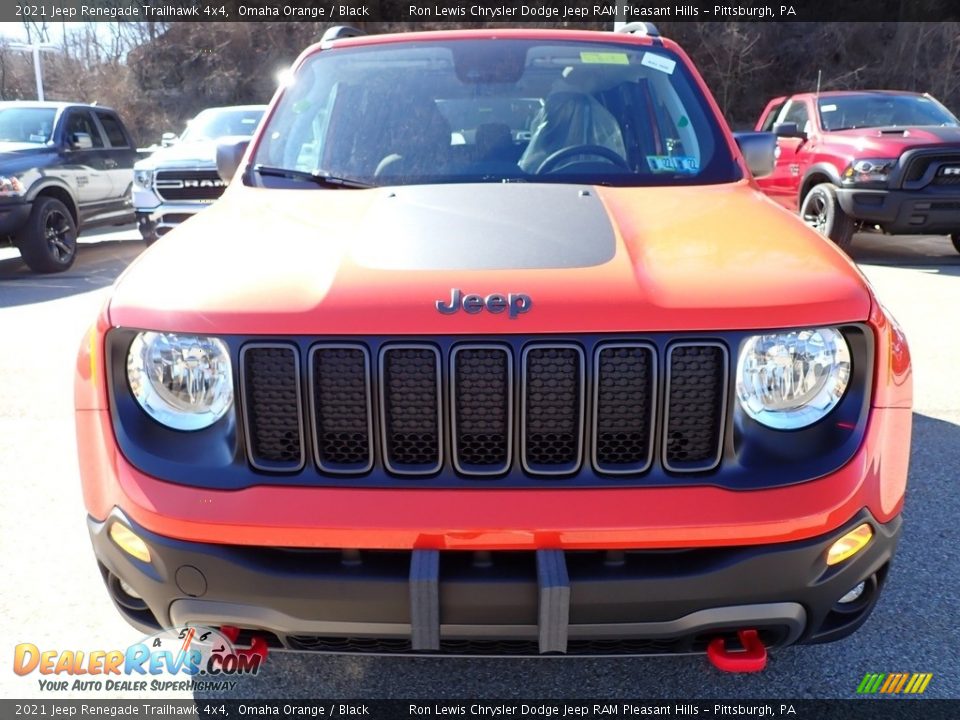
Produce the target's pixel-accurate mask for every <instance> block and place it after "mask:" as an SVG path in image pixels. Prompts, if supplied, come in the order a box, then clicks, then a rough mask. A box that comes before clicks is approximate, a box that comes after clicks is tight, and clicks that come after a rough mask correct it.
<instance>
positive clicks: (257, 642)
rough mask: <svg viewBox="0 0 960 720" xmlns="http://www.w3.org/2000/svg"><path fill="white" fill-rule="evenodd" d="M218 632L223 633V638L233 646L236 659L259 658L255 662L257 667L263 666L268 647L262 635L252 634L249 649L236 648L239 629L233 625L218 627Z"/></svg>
mask: <svg viewBox="0 0 960 720" xmlns="http://www.w3.org/2000/svg"><path fill="white" fill-rule="evenodd" d="M220 632H221V633H223V636H224V637H225V638H226V639H227V640H229V641H230V643H231V644H232V645H233V646H234V648H233V649H234V652H235V653H236V655H237V657H240V658H249V659H252V658H254V657H259V658H260V659H259V661H257V667H259V666H260V665H263V663H264V661H266V659H267V653H268V652H269V647H268V646H267V641H266V639H265V638H264V637H263V636H262V635H258V634H256V633H254V634H253V635H252V639H251V641H250V647H248V648H238V647H236V642H237V638H239V637H240V628H238V627H235V626H234V625H222V626H221V627H220Z"/></svg>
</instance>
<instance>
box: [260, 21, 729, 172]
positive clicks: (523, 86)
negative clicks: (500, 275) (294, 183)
mask: <svg viewBox="0 0 960 720" xmlns="http://www.w3.org/2000/svg"><path fill="white" fill-rule="evenodd" d="M260 137H261V138H262V140H261V141H260V143H259V145H258V147H257V150H256V153H255V156H254V159H253V165H254V169H255V170H257V169H259V171H258V172H257V173H255V174H254V175H253V176H251V177H250V178H249V180H248V181H250V182H255V183H258V184H262V185H266V186H270V187H273V186H288V185H289V183H290V181H291V178H292V177H294V176H296V174H297V173H300V182H302V181H303V176H304V175H305V174H306V175H307V177H309V175H315V176H320V177H323V178H338V179H341V180H346V181H349V182H352V183H356V184H361V183H362V184H365V185H387V184H390V185H398V184H400V185H402V184H422V183H430V182H462V183H463V182H507V181H526V182H576V183H591V184H593V183H596V184H611V185H677V184H705V183H719V182H730V181H733V180H737V179H739V178H740V170H739V167H738V166H737V165H736V164H735V162H734V160H733V158H732V156H731V154H730V151H729V148H728V146H727V144H726V142H725V139H724V136H723V134H722V131H721V130H720V128H719V127H718V126H717V123H716V120H715V118H714V116H713V113H712V112H711V111H710V108H709V107H708V106H707V104H706V102H705V99H704V98H703V96H702V94H701V92H700V90H699V88H698V87H697V85H696V84H695V82H694V80H693V78H692V77H691V76H690V74H689V72H688V71H687V69H686V66H685V65H684V64H683V63H682V62H681V61H680V60H679V58H677V56H675V55H674V54H672V53H671V52H669V51H667V50H665V49H663V48H656V49H655V50H652V49H650V48H649V47H644V46H638V47H626V46H624V45H619V44H609V43H602V42H595V43H594V42H567V41H558V40H541V41H537V40H517V39H495V40H494V39H485V40H462V39H461V40H429V41H417V42H403V43H395V44H385V45H376V46H367V47H357V48H343V49H336V50H331V51H324V52H320V53H317V54H316V55H313V56H312V57H310V58H309V59H308V60H307V61H306V62H305V64H304V65H303V67H301V68H300V70H299V71H298V73H297V76H296V78H295V79H294V82H293V84H292V85H291V86H289V87H288V88H287V89H286V91H285V92H284V94H283V96H282V98H281V100H280V103H279V105H278V107H277V109H276V111H275V112H274V113H273V115H272V116H271V118H270V121H269V124H268V125H267V126H266V127H265V128H264V131H263V132H262V133H261V135H260ZM279 170H286V171H289V172H288V173H287V176H286V178H285V179H280V178H278V176H282V173H280V172H278V171H279Z"/></svg>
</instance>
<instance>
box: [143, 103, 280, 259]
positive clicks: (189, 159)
mask: <svg viewBox="0 0 960 720" xmlns="http://www.w3.org/2000/svg"><path fill="white" fill-rule="evenodd" d="M264 110H266V105H237V106H233V107H218V108H208V109H207V110H204V111H203V112H201V113H200V114H199V115H197V116H196V117H195V118H193V119H192V120H191V121H190V122H189V123H187V128H186V130H184V131H183V134H182V135H181V136H180V138H179V139H178V140H176V141H174V140H175V139H174V138H171V137H170V136H169V134H167V133H164V137H163V140H162V145H163V146H162V147H161V148H159V149H158V150H156V151H155V152H154V153H153V154H151V155H150V156H149V157H147V158H145V159H143V160H141V161H140V162H138V163H137V164H136V166H135V167H134V171H133V177H134V185H133V205H134V208H135V209H136V213H137V226H138V227H139V229H140V234H141V236H142V237H143V239H144V240H145V241H146V242H147V243H148V244H150V243H153V242H154V241H156V239H157V238H158V237H160V236H161V235H163V234H165V233H166V232H168V231H169V230H171V229H172V228H174V227H176V226H177V225H179V224H180V223H182V222H183V221H184V220H186V219H187V218H189V217H190V216H192V215H193V214H194V213H197V212H199V211H200V210H203V209H204V208H205V207H207V206H208V205H210V203H212V202H213V201H214V200H216V199H217V198H218V197H220V195H221V194H222V193H223V189H224V188H225V187H226V185H227V181H225V180H222V179H221V178H220V176H219V175H217V160H216V149H217V142H218V141H219V140H221V139H222V138H224V137H244V138H249V137H250V136H251V135H252V134H253V131H254V130H256V128H257V124H258V123H259V122H260V118H261V116H262V115H263V112H264Z"/></svg>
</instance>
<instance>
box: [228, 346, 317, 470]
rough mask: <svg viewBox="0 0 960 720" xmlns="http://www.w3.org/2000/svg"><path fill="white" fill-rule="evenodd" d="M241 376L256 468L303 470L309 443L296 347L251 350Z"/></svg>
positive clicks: (246, 351) (245, 356)
mask: <svg viewBox="0 0 960 720" xmlns="http://www.w3.org/2000/svg"><path fill="white" fill-rule="evenodd" d="M241 372H242V373H243V376H242V378H241V381H242V388H243V404H244V408H245V411H246V433H247V449H248V452H249V455H250V463H251V464H252V465H253V466H254V467H256V468H258V469H261V470H287V471H294V470H299V469H300V468H301V467H302V466H303V462H304V450H303V447H304V443H303V422H302V416H301V413H300V360H299V355H298V352H297V350H296V348H293V347H290V346H288V345H248V346H246V347H245V348H244V349H243V353H242V357H241Z"/></svg>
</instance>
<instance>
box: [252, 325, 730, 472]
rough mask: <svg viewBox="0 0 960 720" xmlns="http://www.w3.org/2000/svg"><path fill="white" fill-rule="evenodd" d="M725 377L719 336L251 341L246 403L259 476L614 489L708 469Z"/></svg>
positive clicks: (721, 426) (718, 450) (719, 426)
mask: <svg viewBox="0 0 960 720" xmlns="http://www.w3.org/2000/svg"><path fill="white" fill-rule="evenodd" d="M661 367H662V368H663V369H662V370H661ZM728 373H729V363H728V357H727V350H726V346H725V345H723V344H721V343H719V342H713V341H697V342H685V341H684V342H674V343H671V344H667V345H665V346H663V347H662V348H658V347H657V346H656V344H654V343H652V342H646V341H621V340H616V339H609V340H606V339H601V340H599V341H597V342H594V343H587V344H586V345H584V344H581V343H579V342H572V341H563V340H560V341H556V342H554V341H533V342H529V343H523V342H520V341H517V340H516V339H507V340H503V341H502V342H469V341H465V342H453V343H433V342H424V341H416V342H406V341H396V342H371V343H365V342H364V343H361V342H330V343H326V342H319V343H314V344H312V345H310V346H309V347H308V348H307V349H306V351H305V352H304V353H303V358H301V357H300V350H299V349H298V346H296V345H292V344H289V345H288V344H285V343H250V344H247V345H245V346H244V347H243V348H242V352H241V382H240V395H241V398H240V400H241V402H240V407H241V409H242V412H243V427H244V429H245V437H246V450H247V455H248V457H249V458H250V462H251V464H252V465H253V466H254V467H255V468H257V469H259V470H266V471H275V472H287V473H292V472H299V471H301V470H302V469H303V467H304V458H305V457H307V456H308V455H312V458H313V462H314V464H315V466H316V469H317V470H319V471H320V473H323V474H324V475H330V476H341V475H347V476H353V477H356V478H358V480H359V476H362V475H364V474H366V473H368V472H370V471H371V470H372V469H374V468H375V467H377V466H380V467H382V468H383V469H384V470H385V471H386V472H387V473H389V474H392V475H396V476H401V477H411V476H413V477H419V478H424V479H429V478H431V477H434V476H436V475H437V474H438V473H440V472H441V471H446V472H448V473H450V474H451V476H454V477H455V476H460V477H465V478H475V479H482V478H485V477H486V478H489V479H490V480H491V481H492V482H495V481H496V480H497V479H500V478H512V479H513V480H516V479H517V478H522V477H524V476H526V477H531V478H541V479H546V480H549V479H550V478H555V479H557V480H561V479H562V478H564V477H569V476H573V475H576V474H577V473H579V472H581V471H583V470H585V469H587V468H590V469H592V470H593V471H594V472H595V473H597V474H599V475H606V476H610V479H609V483H613V484H615V483H616V482H618V480H617V478H618V477H619V478H622V477H623V476H626V475H633V476H636V475H640V474H643V473H645V472H647V471H648V470H650V468H651V467H652V466H653V465H654V464H655V463H659V464H660V465H661V466H662V467H663V468H664V469H665V470H666V471H667V472H670V473H689V472H707V471H710V470H713V469H714V468H716V467H717V465H718V464H719V463H720V458H721V456H722V450H723V437H724V433H725V426H726V422H725V415H726V407H727V402H728V385H729V383H728ZM303 388H305V391H304V390H303ZM308 446H309V448H308ZM622 481H623V480H622V479H621V480H620V482H622Z"/></svg>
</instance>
